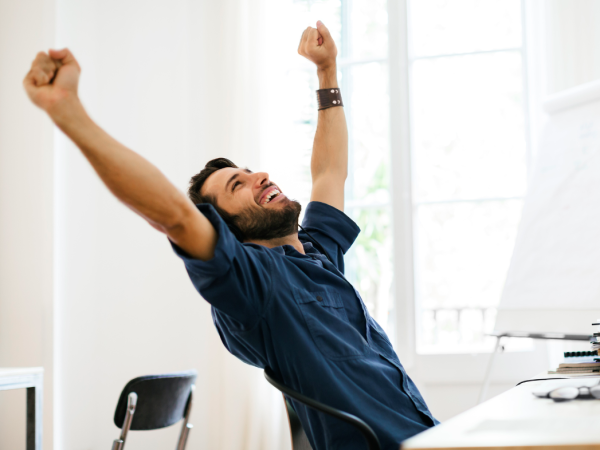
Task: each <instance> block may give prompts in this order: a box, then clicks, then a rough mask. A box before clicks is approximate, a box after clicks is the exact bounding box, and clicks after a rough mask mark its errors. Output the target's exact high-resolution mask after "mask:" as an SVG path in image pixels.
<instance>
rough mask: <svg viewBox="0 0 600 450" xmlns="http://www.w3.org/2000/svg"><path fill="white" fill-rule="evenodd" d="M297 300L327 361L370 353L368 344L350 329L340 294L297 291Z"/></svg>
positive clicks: (356, 332) (295, 291)
mask: <svg viewBox="0 0 600 450" xmlns="http://www.w3.org/2000/svg"><path fill="white" fill-rule="evenodd" d="M294 298H295V299H296V302H297V303H298V306H299V307H300V311H302V315H303V316H304V320H305V321H306V325H307V327H308V330H309V331H310V334H311V336H312V338H313V341H314V342H315V344H316V345H317V347H318V348H319V350H320V351H321V353H323V355H325V356H326V357H327V358H329V359H333V360H339V359H350V358H358V357H361V356H364V355H365V354H366V353H367V352H368V350H369V347H368V345H367V343H366V341H365V340H364V339H363V337H362V336H361V335H360V333H359V332H358V331H357V330H356V329H355V328H354V327H353V326H352V325H350V322H349V320H348V315H347V314H346V309H345V308H344V303H343V302H342V299H341V297H340V294H338V293H337V292H330V291H307V290H304V289H298V288H294Z"/></svg>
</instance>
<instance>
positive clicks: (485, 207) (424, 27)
mask: <svg viewBox="0 0 600 450" xmlns="http://www.w3.org/2000/svg"><path fill="white" fill-rule="evenodd" d="M408 25H409V66H410V75H409V76H410V82H409V89H410V99H411V100H410V111H411V113H410V129H411V159H412V200H413V232H414V235H413V239H414V274H415V301H416V330H417V352H418V353H442V352H461V351H463V352H474V351H481V350H486V349H488V348H489V346H490V345H491V342H489V338H488V339H487V340H486V338H485V336H484V332H489V331H491V330H492V327H493V325H494V320H495V314H496V306H497V304H498V301H499V300H500V295H501V291H502V287H503V284H504V279H505V276H506V272H507V270H508V264H509V260H510V256H511V253H512V248H513V244H514V239H515V236H516V231H517V226H518V223H519V219H520V214H521V207H522V201H523V200H522V199H523V195H524V194H525V190H526V175H527V145H526V123H525V117H526V115H525V105H524V98H526V96H525V95H524V82H523V80H524V75H523V67H524V63H523V61H524V54H523V51H522V37H521V36H522V33H521V28H522V26H521V2H520V1H519V0H485V1H482V0H452V1H441V0H411V1H409V11H408Z"/></svg>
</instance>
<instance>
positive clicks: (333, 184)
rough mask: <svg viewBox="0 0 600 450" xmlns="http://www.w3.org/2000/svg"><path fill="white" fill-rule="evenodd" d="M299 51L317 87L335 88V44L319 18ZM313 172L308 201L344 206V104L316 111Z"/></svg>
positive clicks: (302, 42) (345, 158) (346, 146)
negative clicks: (314, 74) (309, 64)
mask: <svg viewBox="0 0 600 450" xmlns="http://www.w3.org/2000/svg"><path fill="white" fill-rule="evenodd" d="M298 53H300V54H301V55H302V56H304V57H306V58H307V59H309V60H310V61H312V62H314V63H315V65H316V66H317V75H318V77H319V89H328V88H337V87H338V82H337V66H336V61H335V58H336V56H337V48H336V46H335V42H333V39H332V38H331V34H330V33H329V30H328V29H327V27H326V26H325V25H323V23H322V22H320V21H319V22H317V28H312V27H308V28H307V29H306V30H305V31H304V34H303V35H302V38H301V39H300V46H299V47H298ZM310 170H311V174H312V193H311V196H310V199H311V201H312V200H316V201H319V202H323V203H327V204H329V205H331V206H334V207H336V208H337V209H339V210H341V211H343V210H344V184H345V182H346V177H347V176H348V128H347V126H346V116H345V114H344V108H343V107H332V108H328V109H324V110H321V111H319V119H318V122H317V132H316V134H315V141H314V143H313V152H312V158H311V163H310Z"/></svg>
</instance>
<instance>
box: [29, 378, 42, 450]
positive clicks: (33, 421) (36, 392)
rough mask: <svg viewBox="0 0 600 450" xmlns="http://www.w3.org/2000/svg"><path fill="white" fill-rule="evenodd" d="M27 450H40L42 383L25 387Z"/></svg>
mask: <svg viewBox="0 0 600 450" xmlns="http://www.w3.org/2000/svg"><path fill="white" fill-rule="evenodd" d="M27 450H42V384H41V380H40V382H39V383H37V385H36V386H35V387H30V388H27Z"/></svg>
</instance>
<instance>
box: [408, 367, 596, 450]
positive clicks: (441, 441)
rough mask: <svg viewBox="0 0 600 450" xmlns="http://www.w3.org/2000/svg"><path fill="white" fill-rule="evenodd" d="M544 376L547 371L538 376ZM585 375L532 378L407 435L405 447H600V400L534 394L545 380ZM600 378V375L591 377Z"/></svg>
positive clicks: (474, 449)
mask: <svg viewBox="0 0 600 450" xmlns="http://www.w3.org/2000/svg"><path fill="white" fill-rule="evenodd" d="M542 377H548V375H540V376H536V377H534V378H542ZM582 380H583V378H571V379H568V380H551V381H533V382H529V383H524V384H522V385H520V386H516V387H514V388H512V389H510V390H508V391H507V392H504V393H503V394H500V395H499V396H497V397H494V398H492V399H490V400H488V401H486V402H484V403H482V404H480V405H478V406H476V407H474V408H472V409H470V410H468V411H466V412H464V413H462V414H459V415H458V416H456V417H453V418H452V419H450V420H447V421H446V422H444V423H442V424H441V425H438V426H436V427H434V428H431V429H429V430H427V431H425V432H423V433H420V434H418V435H416V436H414V437H412V438H410V439H407V440H406V441H404V442H403V443H402V445H401V449H402V450H409V449H410V450H413V449H419V450H426V449H427V450H432V449H436V450H439V449H453V450H458V449H461V450H467V449H468V450H478V449H486V450H491V449H493V450H500V449H507V450H508V449H510V450H517V449H519V450H525V449H527V450H558V449H560V450H567V449H573V450H600V400H573V401H569V402H561V403H555V402H554V401H553V400H551V399H543V398H537V397H535V396H534V395H533V394H532V391H533V390H534V389H539V388H541V387H543V386H542V385H543V384H544V383H553V384H557V385H558V384H561V385H570V386H576V385H577V383H578V382H579V381H582ZM588 380H590V379H589V378H588ZM598 381H600V378H595V379H594V380H593V381H592V380H590V381H589V382H590V383H591V382H598Z"/></svg>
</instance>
